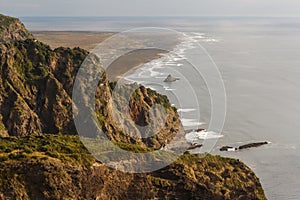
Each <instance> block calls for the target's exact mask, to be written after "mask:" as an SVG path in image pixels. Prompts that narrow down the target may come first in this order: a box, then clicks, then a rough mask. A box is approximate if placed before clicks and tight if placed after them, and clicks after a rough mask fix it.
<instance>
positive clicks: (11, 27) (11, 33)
mask: <svg viewBox="0 0 300 200" xmlns="http://www.w3.org/2000/svg"><path fill="white" fill-rule="evenodd" d="M0 24H1V26H0V42H10V41H14V40H25V39H28V38H33V37H32V35H31V34H30V33H29V32H28V31H27V29H26V28H25V26H24V25H23V24H22V23H21V22H20V20H18V19H17V18H13V17H7V16H4V15H1V14H0Z"/></svg>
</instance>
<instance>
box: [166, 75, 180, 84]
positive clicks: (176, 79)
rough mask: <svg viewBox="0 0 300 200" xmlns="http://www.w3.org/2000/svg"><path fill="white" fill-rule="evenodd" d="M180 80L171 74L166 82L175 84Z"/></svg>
mask: <svg viewBox="0 0 300 200" xmlns="http://www.w3.org/2000/svg"><path fill="white" fill-rule="evenodd" d="M178 80H179V78H175V77H173V76H172V75H171V74H169V75H168V77H167V78H166V79H165V80H164V82H166V83H171V82H175V81H178Z"/></svg>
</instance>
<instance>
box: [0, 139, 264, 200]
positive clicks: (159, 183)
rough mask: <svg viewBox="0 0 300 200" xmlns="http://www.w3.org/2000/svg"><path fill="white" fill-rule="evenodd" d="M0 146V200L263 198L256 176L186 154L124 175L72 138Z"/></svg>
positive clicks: (223, 161)
mask: <svg viewBox="0 0 300 200" xmlns="http://www.w3.org/2000/svg"><path fill="white" fill-rule="evenodd" d="M0 142H1V143H0V155H1V157H0V159H1V164H0V185H1V187H0V199H6V200H9V199H14V200H15V199H17V200H18V199H20V200H21V199H22V200H26V199H45V200H46V199H73V200H75V199H204V200H211V199H214V200H218V199H228V200H229V199H230V200H231V199H252V200H255V199H265V197H264V192H263V189H262V187H261V185H260V183H259V180H258V178H257V177H256V176H255V175H254V173H253V172H252V171H251V170H250V169H249V168H248V167H247V166H245V165H244V164H243V163H241V162H240V161H238V160H234V159H229V158H221V157H219V156H211V155H207V156H206V157H204V158H199V157H198V156H197V155H188V154H186V155H183V156H181V158H180V159H179V160H178V161H176V162H175V163H173V164H171V165H170V166H168V167H165V168H163V169H161V170H158V171H155V172H152V173H145V174H129V173H123V172H120V171H117V170H112V169H110V168H108V167H106V166H105V165H103V164H101V163H99V162H95V160H94V158H93V157H92V156H91V155H90V154H88V153H87V152H86V150H85V149H84V148H83V146H82V144H81V143H80V140H79V139H78V138H77V137H75V136H63V135H59V136H53V135H44V136H39V137H24V138H21V139H17V138H5V139H2V140H1V141H0ZM62 144H63V145H62Z"/></svg>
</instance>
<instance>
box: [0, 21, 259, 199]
mask: <svg viewBox="0 0 300 200" xmlns="http://www.w3.org/2000/svg"><path fill="white" fill-rule="evenodd" d="M0 23H1V26H0V27H1V30H0V35H1V42H0V135H1V136H7V137H3V138H0V161H1V164H0V165H1V166H0V199H112V198H116V199H141V198H142V199H159V198H167V199H168V198H169V199H182V198H185V199H265V197H264V194H263V190H262V188H261V185H260V183H259V180H258V179H257V177H256V176H255V175H254V173H253V172H252V171H251V170H250V169H249V168H247V167H246V166H245V165H244V164H242V163H241V162H239V161H237V160H233V159H225V158H221V157H217V156H206V157H205V158H202V159H200V158H198V157H197V156H193V155H184V156H182V157H181V159H179V160H178V161H177V162H176V163H174V164H172V165H170V166H168V167H166V168H164V169H161V170H158V171H156V172H153V173H148V174H127V173H122V172H120V171H116V170H112V169H110V168H108V167H106V166H104V165H102V164H101V163H99V162H96V161H95V159H94V158H93V157H92V156H91V155H90V154H89V153H88V152H87V151H86V150H85V148H84V147H83V146H82V144H81V142H80V140H79V139H78V138H77V137H76V136H70V135H75V134H76V129H75V126H74V122H73V116H72V107H71V106H72V99H71V97H72V88H73V82H74V79H75V75H76V73H77V71H78V68H79V67H80V65H81V63H82V62H83V60H84V59H85V57H86V56H87V55H88V52H87V51H85V50H83V49H80V48H74V49H69V48H57V49H55V50H52V49H51V48H50V47H49V46H48V45H45V44H43V43H41V42H39V41H36V40H34V39H33V38H32V36H31V35H30V34H29V33H28V31H27V30H26V29H25V28H24V26H23V25H22V23H21V22H19V21H18V20H17V19H14V18H9V17H5V16H2V15H0ZM2 24H3V25H2ZM115 87H116V86H115V84H114V83H110V82H109V81H108V80H107V78H106V75H105V73H104V74H103V76H102V79H101V81H100V83H99V86H98V88H97V93H96V102H95V105H96V112H97V117H98V120H99V123H100V124H101V127H102V129H103V131H104V132H105V133H106V135H107V136H108V138H109V139H110V140H112V141H113V142H116V143H119V145H120V146H121V147H122V148H123V149H125V150H132V146H130V145H132V144H134V145H136V146H138V147H139V148H140V149H148V148H151V149H152V150H153V149H159V148H161V147H163V146H164V145H165V144H166V143H168V142H169V141H170V140H171V139H172V138H173V137H174V136H175V134H176V133H177V134H184V131H183V129H182V126H181V122H180V119H179V116H178V113H177V112H176V109H175V108H173V107H172V106H171V105H170V103H169V101H168V99H167V97H166V96H163V95H160V94H158V93H156V92H154V91H152V90H150V89H147V88H145V87H142V86H138V87H137V86H135V85H128V86H122V87H121V88H120V90H121V91H123V92H125V93H126V91H127V89H130V87H136V90H135V92H134V93H133V94H132V95H131V97H130V100H129V107H130V109H129V116H128V117H126V118H124V117H122V115H121V114H120V112H115V111H114V107H113V104H112V103H113V100H112V90H113V89H114V88H115ZM126 87H127V88H126ZM116 98H117V100H118V101H117V103H116V107H118V108H119V109H120V111H122V109H123V108H124V102H125V99H124V98H123V97H122V95H121V96H117V97H116ZM154 104H157V105H161V106H163V107H164V109H162V110H163V111H164V112H165V113H163V112H162V110H161V109H157V110H154V111H155V113H156V114H155V119H152V121H153V120H154V121H156V122H157V123H159V124H163V126H162V127H159V131H158V132H157V134H156V135H155V136H151V134H153V133H151V132H147V131H146V134H148V135H147V136H151V137H144V138H142V139H141V138H140V137H139V136H144V135H143V134H144V132H143V130H142V129H143V127H145V126H151V125H152V124H151V112H150V111H151V106H153V105H154ZM165 116H166V117H165ZM164 118H166V120H165V121H164ZM116 119H117V121H119V122H121V123H123V124H127V126H126V127H127V128H126V127H125V128H121V127H120V126H119V124H118V123H116ZM136 124H137V125H138V126H136ZM129 129H130V133H131V134H133V135H134V136H129V135H128V134H127V133H128V132H129ZM45 133H50V134H45ZM61 134H63V135H61ZM8 136H9V137H8ZM133 150H134V149H133Z"/></svg>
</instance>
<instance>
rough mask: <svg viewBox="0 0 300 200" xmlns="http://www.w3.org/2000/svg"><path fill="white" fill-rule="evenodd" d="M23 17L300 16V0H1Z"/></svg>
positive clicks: (3, 9)
mask: <svg viewBox="0 0 300 200" xmlns="http://www.w3.org/2000/svg"><path fill="white" fill-rule="evenodd" d="M0 13H2V14H6V15H11V16H16V17H23V16H273V17H283V16H291V17H296V16H297V17H298V16H300V0H0Z"/></svg>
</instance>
